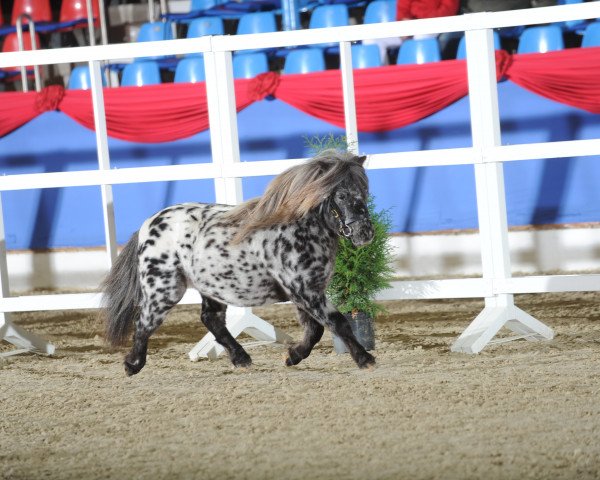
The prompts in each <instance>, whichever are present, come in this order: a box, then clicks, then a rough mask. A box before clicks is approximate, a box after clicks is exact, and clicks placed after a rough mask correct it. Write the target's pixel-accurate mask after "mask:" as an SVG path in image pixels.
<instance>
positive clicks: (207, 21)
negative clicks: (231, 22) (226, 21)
mask: <svg viewBox="0 0 600 480" xmlns="http://www.w3.org/2000/svg"><path fill="white" fill-rule="evenodd" d="M224 33H225V27H224V26H223V19H222V18H221V17H199V18H196V19H194V20H192V21H191V23H190V26H189V27H188V31H187V34H186V37H187V38H196V37H203V36H205V35H223V34H224Z"/></svg>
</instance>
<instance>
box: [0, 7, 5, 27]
mask: <svg viewBox="0 0 600 480" xmlns="http://www.w3.org/2000/svg"><path fill="white" fill-rule="evenodd" d="M0 25H4V17H3V16H2V9H1V8H0Z"/></svg>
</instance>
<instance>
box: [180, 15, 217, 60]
mask: <svg viewBox="0 0 600 480" xmlns="http://www.w3.org/2000/svg"><path fill="white" fill-rule="evenodd" d="M224 32H225V27H224V26H223V19H222V18H221V17H217V16H215V17H200V18H196V19H194V20H192V21H191V23H190V26H189V27H188V31H187V34H186V37H187V38H197V37H203V36H205V35H223V34H224ZM185 56H186V57H197V56H200V57H201V56H202V54H201V53H188V54H187V55H185Z"/></svg>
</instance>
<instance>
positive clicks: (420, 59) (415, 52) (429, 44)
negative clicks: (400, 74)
mask: <svg viewBox="0 0 600 480" xmlns="http://www.w3.org/2000/svg"><path fill="white" fill-rule="evenodd" d="M441 59H442V55H441V52H440V44H439V43H438V40H437V38H419V39H416V38H411V39H409V40H405V41H404V42H402V45H401V46H400V52H399V53H398V59H397V60H396V63H397V64H398V65H401V64H408V63H418V64H421V63H429V62H439V61H440V60H441Z"/></svg>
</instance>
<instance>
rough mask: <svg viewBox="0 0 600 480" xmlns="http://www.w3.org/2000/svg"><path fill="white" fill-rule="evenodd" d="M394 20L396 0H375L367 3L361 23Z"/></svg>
mask: <svg viewBox="0 0 600 480" xmlns="http://www.w3.org/2000/svg"><path fill="white" fill-rule="evenodd" d="M395 21H396V0H375V1H373V2H371V3H369V4H368V5H367V8H366V9H365V17H364V19H363V23H384V22H395Z"/></svg>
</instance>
